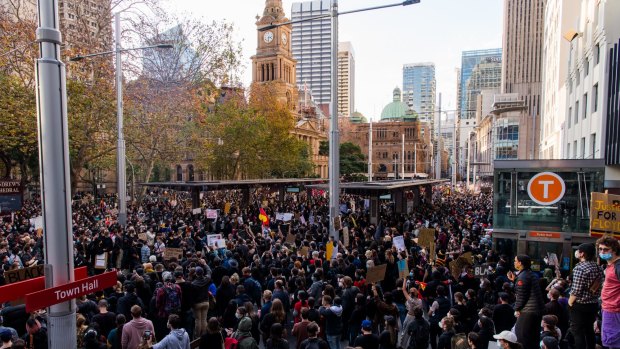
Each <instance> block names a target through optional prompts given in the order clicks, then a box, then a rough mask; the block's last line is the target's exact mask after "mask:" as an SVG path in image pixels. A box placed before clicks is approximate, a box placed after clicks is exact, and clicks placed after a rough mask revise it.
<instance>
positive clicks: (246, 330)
mask: <svg viewBox="0 0 620 349" xmlns="http://www.w3.org/2000/svg"><path fill="white" fill-rule="evenodd" d="M251 331H252V319H250V318H249V317H247V316H246V317H244V318H243V319H241V320H240V321H239V325H238V327H237V331H236V332H235V333H233V338H234V339H236V340H237V341H238V342H239V349H258V344H257V343H256V340H255V339H254V338H253V337H252V333H251Z"/></svg>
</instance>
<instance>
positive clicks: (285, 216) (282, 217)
mask: <svg viewBox="0 0 620 349" xmlns="http://www.w3.org/2000/svg"><path fill="white" fill-rule="evenodd" d="M292 219H293V214H292V213H276V220H277V221H282V222H288V221H290V220H292Z"/></svg>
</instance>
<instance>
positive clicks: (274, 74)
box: [252, 0, 299, 111]
mask: <svg viewBox="0 0 620 349" xmlns="http://www.w3.org/2000/svg"><path fill="white" fill-rule="evenodd" d="M288 21H289V20H288V18H286V16H285V15H284V10H283V9H282V0H266V1H265V10H264V11H263V16H262V17H258V16H257V22H256V27H257V41H258V45H257V48H256V55H255V56H252V83H253V84H266V85H269V86H270V87H273V91H274V92H275V93H276V94H277V98H276V99H277V100H278V102H280V103H282V104H283V105H287V106H288V107H289V109H291V110H293V111H296V108H297V102H298V94H299V92H298V89H297V76H296V70H295V66H296V64H297V61H296V60H295V59H294V58H293V50H292V49H291V31H292V25H291V24H287V25H282V26H277V27H275V28H271V29H269V30H262V31H261V30H258V29H260V28H262V27H265V26H269V25H274V24H281V23H284V22H288Z"/></svg>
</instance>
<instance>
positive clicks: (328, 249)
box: [325, 241, 334, 260]
mask: <svg viewBox="0 0 620 349" xmlns="http://www.w3.org/2000/svg"><path fill="white" fill-rule="evenodd" d="M333 254H334V243H333V242H331V241H330V242H328V243H327V245H326V246H325V258H326V259H327V260H330V259H332V256H333Z"/></svg>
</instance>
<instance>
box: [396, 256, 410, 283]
mask: <svg viewBox="0 0 620 349" xmlns="http://www.w3.org/2000/svg"><path fill="white" fill-rule="evenodd" d="M397 265H398V277H399V278H401V279H404V278H406V277H407V276H409V265H407V260H405V259H401V260H399V261H398V262H397Z"/></svg>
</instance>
